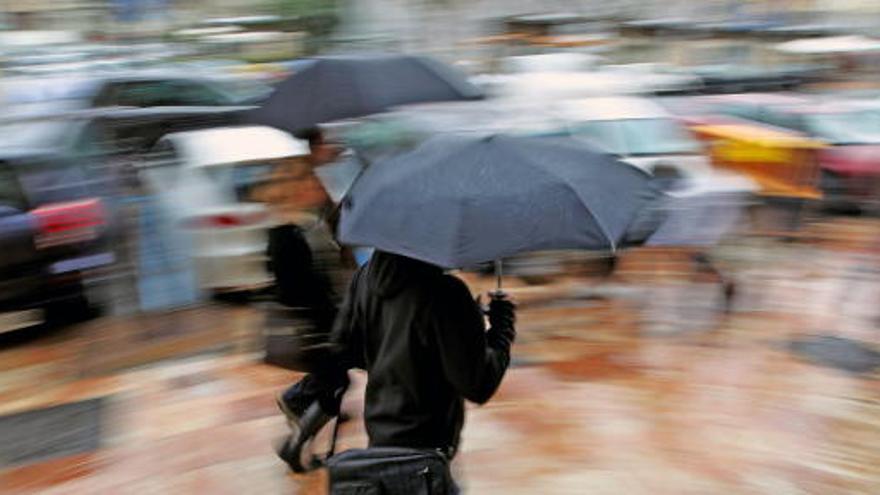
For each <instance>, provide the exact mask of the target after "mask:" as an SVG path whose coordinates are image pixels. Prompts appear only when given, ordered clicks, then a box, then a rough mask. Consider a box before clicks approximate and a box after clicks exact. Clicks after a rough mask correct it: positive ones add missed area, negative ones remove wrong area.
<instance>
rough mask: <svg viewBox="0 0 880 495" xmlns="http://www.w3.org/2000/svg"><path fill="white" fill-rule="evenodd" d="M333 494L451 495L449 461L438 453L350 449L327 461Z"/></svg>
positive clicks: (399, 449) (387, 449)
mask: <svg viewBox="0 0 880 495" xmlns="http://www.w3.org/2000/svg"><path fill="white" fill-rule="evenodd" d="M327 468H328V470H329V472H330V494H331V495H452V494H455V493H457V490H456V488H455V483H454V482H453V481H452V475H451V473H450V471H449V461H448V460H447V459H446V457H445V456H444V455H443V454H441V453H440V452H439V451H436V450H430V449H409V448H400V447H373V448H368V449H351V450H346V451H344V452H341V453H339V454H336V455H334V456H332V457H330V458H329V459H328V460H327Z"/></svg>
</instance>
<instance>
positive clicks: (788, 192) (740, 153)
mask: <svg viewBox="0 0 880 495" xmlns="http://www.w3.org/2000/svg"><path fill="white" fill-rule="evenodd" d="M691 130H692V131H693V132H694V134H696V135H697V137H698V138H700V139H701V140H702V141H704V142H705V143H707V145H708V149H709V155H710V158H711V160H712V163H713V165H715V166H717V167H722V168H727V169H730V170H733V171H736V172H739V173H741V174H743V175H746V176H748V177H750V178H751V179H752V180H753V181H754V182H755V183H756V184H757V185H758V187H759V190H758V191H756V193H757V194H759V195H762V196H775V197H788V198H798V199H819V198H821V197H822V193H821V192H820V190H819V177H820V173H819V163H818V160H817V156H816V152H817V151H818V150H819V149H821V148H824V145H823V144H822V143H821V142H819V141H816V140H814V139H808V138H805V137H800V136H797V135H794V134H792V133H788V132H784V131H777V130H774V129H770V128H764V127H760V126H756V125H750V124H740V123H712V124H698V125H693V126H691Z"/></svg>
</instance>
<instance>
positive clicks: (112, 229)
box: [0, 107, 247, 333]
mask: <svg viewBox="0 0 880 495" xmlns="http://www.w3.org/2000/svg"><path fill="white" fill-rule="evenodd" d="M246 109H247V108H239V107H223V108H214V109H211V108H188V109H180V108H136V109H133V108H126V109H118V108H114V109H102V110H87V111H75V112H63V113H57V114H54V115H51V116H45V115H44V116H41V117H38V118H31V119H27V120H16V121H7V122H0V250H2V251H3V253H4V254H3V256H0V333H3V332H7V331H12V330H17V329H20V328H25V327H31V326H34V325H36V324H39V323H42V322H50V323H56V322H62V323H63V322H67V321H71V320H78V319H81V318H83V317H85V316H88V315H90V314H93V313H94V312H95V310H96V309H99V308H97V307H96V303H97V301H90V300H89V296H88V293H89V291H88V290H87V287H88V286H90V285H93V284H92V283H91V282H94V281H95V280H97V279H98V278H103V277H96V275H102V272H109V270H108V269H109V268H110V267H112V265H113V264H114V263H116V262H117V260H118V258H119V250H118V247H119V246H121V245H123V244H125V242H126V239H124V238H123V237H122V233H121V232H120V230H119V229H118V228H117V226H118V220H119V219H118V218H117V215H116V211H117V209H118V206H119V201H118V200H119V199H120V198H122V197H123V196H124V195H125V189H126V187H128V186H131V184H130V182H129V181H128V179H133V178H134V177H136V175H135V173H134V170H133V168H132V167H131V165H132V162H133V161H135V160H136V154H137V152H139V151H144V150H147V149H149V148H150V147H152V145H153V144H154V143H155V142H156V141H157V140H158V139H159V138H160V137H162V136H163V135H164V134H167V133H169V132H177V131H185V130H192V129H201V128H205V127H212V126H218V125H230V124H235V123H237V122H239V120H240V118H241V115H242V112H243V111H245V110H246Z"/></svg>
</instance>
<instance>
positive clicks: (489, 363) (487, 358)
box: [432, 276, 510, 404]
mask: <svg viewBox="0 0 880 495" xmlns="http://www.w3.org/2000/svg"><path fill="white" fill-rule="evenodd" d="M444 279H445V280H444V283H443V284H442V286H441V290H439V291H438V294H436V298H435V300H434V305H433V314H432V317H433V318H434V321H436V322H437V323H436V324H435V328H434V333H435V334H436V336H437V343H438V347H439V353H440V361H441V363H442V365H443V372H444V373H445V375H446V378H447V380H449V383H451V384H452V386H453V387H454V388H455V390H456V391H458V393H460V394H461V395H462V397H464V398H465V399H467V400H469V401H471V402H476V403H477V404H483V403H485V402H486V401H488V400H489V399H490V398H491V397H492V395H493V394H494V393H495V390H497V389H498V385H500V384H501V379H502V378H503V377H504V372H505V371H507V365H508V364H509V362H510V340H509V339H503V338H494V332H492V331H491V330H490V331H489V332H488V333H487V332H486V327H485V323H484V321H483V315H482V312H481V311H480V308H479V306H478V305H477V303H476V302H475V301H474V300H473V299H472V297H471V293H470V291H469V290H468V288H467V286H466V285H465V284H464V282H462V281H461V280H459V279H457V278H455V277H452V276H448V277H444Z"/></svg>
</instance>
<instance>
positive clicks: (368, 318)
mask: <svg viewBox="0 0 880 495" xmlns="http://www.w3.org/2000/svg"><path fill="white" fill-rule="evenodd" d="M485 315H487V316H488V320H489V329H488V330H486V327H485V321H484V312H483V310H482V308H481V306H480V304H479V301H475V300H474V299H473V298H472V296H471V293H470V291H469V289H468V287H467V286H466V285H465V284H464V283H463V282H462V281H461V280H460V279H458V278H456V277H454V276H452V275H448V274H446V273H444V271H443V270H442V269H441V268H439V267H437V266H434V265H430V264H427V263H424V262H421V261H417V260H414V259H410V258H406V257H403V256H399V255H396V254H391V253H386V252H380V251H377V252H376V253H374V255H373V256H372V258H371V259H370V261H369V262H368V263H367V264H366V265H365V266H364V267H362V268H361V269H360V270H359V271H358V272H357V273H356V274H355V276H354V278H353V279H352V282H351V285H350V287H349V291H348V294H347V296H346V301H345V303H344V304H343V306H342V310H341V312H340V314H339V317H338V318H337V320H336V323H335V326H334V332H333V337H332V341H333V343H334V345H335V346H336V347H335V352H336V354H335V356H334V358H333V359H332V360H331V362H332V363H333V366H332V367H331V366H328V367H326V368H324V369H322V370H321V371H320V372H319V373H316V376H312V377H311V378H310V379H311V380H313V383H315V382H322V383H324V384H326V385H327V386H326V387H325V388H324V390H325V391H326V392H325V393H324V394H323V396H322V397H324V398H325V399H329V398H330V397H333V396H334V395H333V394H332V393H331V392H330V391H331V390H333V389H334V387H338V386H339V385H340V384H344V383H347V378H346V377H345V376H343V375H345V374H346V371H347V370H348V369H351V368H359V369H364V370H366V372H367V390H366V397H365V407H364V420H365V424H366V429H367V434H368V436H369V448H367V449H355V450H349V451H346V452H343V453H341V454H339V455H337V456H335V457H333V458H331V459H330V461H329V467H330V484H331V493H335V492H334V488H335V487H340V486H342V485H345V484H346V483H349V484H350V483H356V484H362V485H365V486H375V487H377V488H379V487H381V490H380V492H377V493H388V494H397V493H401V494H404V493H406V494H409V493H414V492H415V491H414V489H413V487H412V485H408V484H407V483H411V482H412V479H422V478H421V477H424V476H427V480H425V482H426V483H427V484H428V486H430V487H431V488H430V490H429V492H428V493H432V494H433V493H444V494H446V493H457V492H458V489H457V488H456V486H455V483H454V481H453V480H452V478H451V475H450V472H449V465H448V462H449V461H450V460H451V459H452V458H453V456H454V455H455V453H456V451H457V449H458V446H459V439H460V434H461V429H462V426H463V425H464V400H469V401H471V402H475V403H478V404H482V403H485V402H486V401H488V400H489V399H490V398H491V397H492V395H493V394H494V393H495V391H496V389H497V388H498V385H499V384H500V383H501V379H502V378H503V376H504V373H505V371H506V370H507V366H508V364H509V362H510V345H511V343H512V342H513V340H514V337H515V335H516V331H515V329H514V322H515V313H514V305H513V303H512V302H511V301H510V300H509V299H508V298H507V297H506V296H505V295H504V294H501V293H495V294H493V295H492V296H491V297H490V302H489V306H488V310H487V311H486V312H485ZM319 374H320V376H317V375H319ZM325 402H331V401H330V400H325ZM330 406H331V407H330V408H329V409H330V410H329V411H326V412H327V413H328V415H329V414H334V413H336V412H338V406H333V405H332V404H330ZM290 453H291V452H285V451H283V450H282V452H280V454H281V455H282V457H283V458H284V457H285V455H286V454H290ZM286 460H287V459H286ZM420 486H421V487H423V486H424V485H420ZM444 487H445V488H444ZM420 493H421V492H420Z"/></svg>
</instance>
